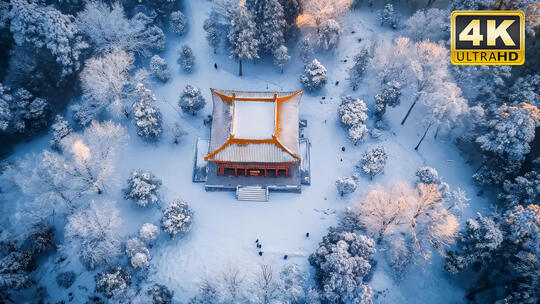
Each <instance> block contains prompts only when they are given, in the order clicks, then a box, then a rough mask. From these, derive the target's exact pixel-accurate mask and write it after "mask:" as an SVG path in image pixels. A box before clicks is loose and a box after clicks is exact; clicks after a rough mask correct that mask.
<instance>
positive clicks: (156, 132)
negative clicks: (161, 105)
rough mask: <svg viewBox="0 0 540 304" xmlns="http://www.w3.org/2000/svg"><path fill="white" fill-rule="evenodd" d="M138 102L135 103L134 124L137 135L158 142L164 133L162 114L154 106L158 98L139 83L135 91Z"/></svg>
mask: <svg viewBox="0 0 540 304" xmlns="http://www.w3.org/2000/svg"><path fill="white" fill-rule="evenodd" d="M135 94H136V98H137V101H135V102H134V103H133V122H134V123H135V126H136V127H137V135H139V136H140V137H142V138H145V139H148V140H158V139H159V138H160V136H161V133H163V127H162V118H161V112H160V111H159V109H158V108H157V107H156V106H155V105H153V103H154V102H155V101H156V98H155V97H154V95H153V94H152V92H151V91H150V90H149V89H147V88H145V87H144V85H143V84H142V83H138V84H137V87H136V89H135Z"/></svg>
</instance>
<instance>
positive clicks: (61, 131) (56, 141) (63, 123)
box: [49, 115, 73, 150]
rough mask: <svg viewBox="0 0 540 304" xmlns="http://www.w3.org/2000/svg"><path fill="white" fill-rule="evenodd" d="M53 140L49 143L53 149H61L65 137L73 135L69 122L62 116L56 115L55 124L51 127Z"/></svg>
mask: <svg viewBox="0 0 540 304" xmlns="http://www.w3.org/2000/svg"><path fill="white" fill-rule="evenodd" d="M51 130H52V135H53V138H52V139H51V140H50V141H49V145H50V146H51V148H53V149H55V150H60V149H61V145H60V143H61V141H62V139H63V138H64V137H66V136H68V135H70V134H71V133H73V129H72V128H71V126H70V125H69V123H68V122H67V120H66V119H65V118H64V117H63V116H60V115H56V117H55V118H54V123H53V124H52V125H51Z"/></svg>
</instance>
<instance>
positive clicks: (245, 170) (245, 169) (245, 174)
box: [244, 167, 247, 176]
mask: <svg viewBox="0 0 540 304" xmlns="http://www.w3.org/2000/svg"><path fill="white" fill-rule="evenodd" d="M244 176H247V167H244Z"/></svg>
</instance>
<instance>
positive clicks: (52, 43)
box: [9, 0, 88, 77]
mask: <svg viewBox="0 0 540 304" xmlns="http://www.w3.org/2000/svg"><path fill="white" fill-rule="evenodd" d="M9 18H10V31H11V33H13V39H14V41H15V43H16V44H17V45H19V46H22V45H24V44H26V43H29V44H30V45H32V46H33V47H34V48H35V49H36V52H39V51H38V50H39V49H45V50H47V51H48V52H50V54H52V56H53V57H54V58H55V60H56V63H57V64H58V65H59V66H60V68H61V75H60V76H61V77H65V76H68V75H70V74H72V73H74V72H76V71H78V70H79V68H80V60H81V57H82V56H81V55H82V53H83V52H84V50H85V49H86V48H88V44H87V43H86V42H84V40H83V36H82V33H81V31H80V30H79V27H77V26H76V25H75V24H74V22H73V17H72V16H70V15H64V14H62V13H61V12H59V11H58V10H56V9H55V8H53V7H52V6H46V5H41V4H39V3H38V2H34V1H31V2H28V1H27V0H13V1H11V11H10V13H9Z"/></svg>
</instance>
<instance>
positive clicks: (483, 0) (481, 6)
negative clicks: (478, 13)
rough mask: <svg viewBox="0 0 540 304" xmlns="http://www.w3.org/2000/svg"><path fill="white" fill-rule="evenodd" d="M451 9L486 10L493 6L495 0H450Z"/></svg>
mask: <svg viewBox="0 0 540 304" xmlns="http://www.w3.org/2000/svg"><path fill="white" fill-rule="evenodd" d="M451 4H452V6H451V7H452V10H460V11H464V10H487V9H491V8H493V7H494V6H495V0H452V1H451Z"/></svg>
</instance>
